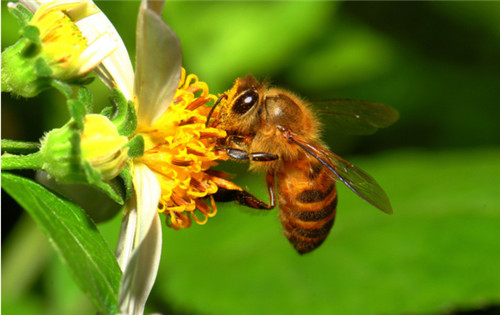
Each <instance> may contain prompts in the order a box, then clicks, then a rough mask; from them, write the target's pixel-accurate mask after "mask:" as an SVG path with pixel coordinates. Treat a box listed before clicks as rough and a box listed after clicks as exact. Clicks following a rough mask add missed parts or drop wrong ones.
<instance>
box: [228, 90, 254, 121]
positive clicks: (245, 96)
mask: <svg viewBox="0 0 500 315" xmlns="http://www.w3.org/2000/svg"><path fill="white" fill-rule="evenodd" d="M258 102H259V94H258V93H257V92H256V91H255V90H253V89H252V90H247V91H245V92H243V93H242V94H241V95H239V96H238V97H237V98H236V100H235V101H234V104H233V107H232V111H233V112H234V113H235V114H239V115H243V114H245V113H246V112H248V111H249V110H250V109H251V108H252V107H254V106H255V105H257V103H258Z"/></svg>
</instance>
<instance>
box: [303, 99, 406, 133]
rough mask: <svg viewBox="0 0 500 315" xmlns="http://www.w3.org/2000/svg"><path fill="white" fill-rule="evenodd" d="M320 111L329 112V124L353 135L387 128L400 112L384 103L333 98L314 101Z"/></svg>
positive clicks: (397, 117)
mask: <svg viewBox="0 0 500 315" xmlns="http://www.w3.org/2000/svg"><path fill="white" fill-rule="evenodd" d="M312 103H313V104H314V105H315V106H316V105H317V107H318V110H317V111H318V112H319V113H322V114H327V115H329V116H328V126H333V127H334V128H335V129H337V130H339V131H341V132H344V133H348V134H353V135H370V134H373V133H375V132H376V131H377V130H378V129H380V128H385V127H388V126H390V125H392V124H393V123H395V122H396V121H397V120H398V119H399V113H398V112H397V111H396V110H395V109H394V108H392V107H389V106H387V105H384V104H379V103H373V102H366V101H359V100H350V99H333V100H325V101H313V102H312Z"/></svg>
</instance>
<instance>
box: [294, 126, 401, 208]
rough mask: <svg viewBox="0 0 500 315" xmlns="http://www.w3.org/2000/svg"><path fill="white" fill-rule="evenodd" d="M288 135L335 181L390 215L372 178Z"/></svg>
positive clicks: (315, 147) (387, 206)
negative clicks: (321, 165) (324, 168)
mask: <svg viewBox="0 0 500 315" xmlns="http://www.w3.org/2000/svg"><path fill="white" fill-rule="evenodd" d="M289 133H290V134H289V135H288V139H289V140H290V141H292V142H294V143H296V144H297V145H299V146H300V147H301V148H302V149H303V150H304V151H305V152H306V153H307V154H309V155H310V156H312V157H314V158H316V159H317V160H318V161H320V162H321V163H322V164H323V165H324V166H325V167H327V168H328V169H329V170H330V171H331V172H332V176H333V177H334V178H335V179H339V180H340V181H341V182H343V183H344V184H345V185H346V186H347V187H349V189H351V190H352V191H354V192H355V193H356V194H357V195H358V196H360V197H361V198H362V199H363V200H365V201H366V202H368V203H369V204H371V205H372V206H374V207H376V208H377V209H380V210H382V211H383V212H385V213H388V214H392V206H391V203H390V201H389V198H388V197H387V194H386V193H385V191H384V190H383V189H382V187H380V185H379V184H378V183H377V182H376V181H375V179H373V177H371V176H370V175H368V174H367V173H365V172H364V171H363V170H361V169H359V168H357V167H356V166H354V165H352V164H351V163H349V162H347V161H346V160H344V159H342V158H341V157H340V156H338V155H336V154H334V153H332V152H330V151H328V150H326V149H324V148H322V147H320V146H318V145H312V144H309V143H307V142H306V141H305V140H304V139H302V137H300V136H298V135H296V134H294V133H292V132H289Z"/></svg>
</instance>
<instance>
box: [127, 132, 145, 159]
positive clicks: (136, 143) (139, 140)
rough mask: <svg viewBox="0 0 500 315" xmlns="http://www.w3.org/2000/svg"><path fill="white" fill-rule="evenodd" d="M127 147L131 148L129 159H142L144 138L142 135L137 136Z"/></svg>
mask: <svg viewBox="0 0 500 315" xmlns="http://www.w3.org/2000/svg"><path fill="white" fill-rule="evenodd" d="M125 147H128V148H129V149H128V153H127V154H128V156H129V157H131V158H135V157H141V156H143V154H144V138H143V137H142V136H141V135H136V136H135V137H133V138H132V139H131V140H130V141H129V142H128V143H127V145H126V146H125Z"/></svg>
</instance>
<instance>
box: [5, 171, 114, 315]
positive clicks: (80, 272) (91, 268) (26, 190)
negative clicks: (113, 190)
mask: <svg viewBox="0 0 500 315" xmlns="http://www.w3.org/2000/svg"><path fill="white" fill-rule="evenodd" d="M2 188H3V189H4V190H5V191H6V192H7V193H9V194H10V195H11V196H12V197H13V198H14V199H15V200H16V201H17V202H18V203H19V204H20V205H21V206H22V207H23V208H24V209H26V211H28V212H29V213H30V215H31V216H32V217H33V219H34V220H35V221H36V222H37V223H38V225H39V226H40V228H41V229H42V230H43V231H44V232H45V234H46V235H47V236H48V237H49V239H50V241H51V243H52V245H53V246H54V248H55V249H56V251H57V252H58V254H59V255H60V257H61V259H62V260H63V261H64V262H65V264H66V265H67V267H68V268H69V270H70V273H71V274H72V276H73V278H74V280H75V282H76V283H77V284H78V285H79V286H80V288H81V289H82V290H83V291H84V292H85V293H86V294H87V295H88V296H89V298H90V300H91V301H92V302H93V303H94V305H95V306H96V307H97V309H98V310H99V311H100V312H103V313H108V314H109V313H115V312H116V311H117V299H118V289H119V285H120V278H121V271H120V268H119V266H118V263H117V261H116V259H115V257H114V255H113V253H112V252H111V251H110V249H109V247H108V245H107V244H106V242H105V241H104V239H103V238H102V236H101V234H100V233H99V232H98V230H97V227H96V226H95V224H94V223H93V222H92V220H90V219H89V217H87V216H86V215H85V213H84V212H83V211H82V210H81V209H80V208H78V207H77V206H75V205H74V204H72V203H70V202H68V201H66V200H64V199H61V198H59V197H57V196H56V195H54V194H53V193H51V192H49V191H48V190H46V189H45V188H44V187H43V186H41V185H39V184H37V183H35V182H33V181H31V180H28V179H26V178H22V177H19V176H16V175H12V174H9V173H2Z"/></svg>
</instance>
